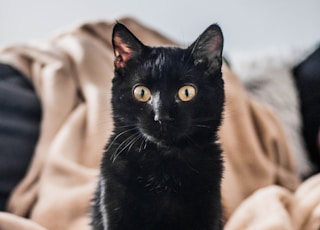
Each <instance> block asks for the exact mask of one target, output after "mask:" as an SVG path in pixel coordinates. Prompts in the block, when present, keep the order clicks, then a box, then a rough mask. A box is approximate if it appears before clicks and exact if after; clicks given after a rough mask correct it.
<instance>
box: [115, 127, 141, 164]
mask: <svg viewBox="0 0 320 230" xmlns="http://www.w3.org/2000/svg"><path fill="white" fill-rule="evenodd" d="M139 134H140V133H139V132H136V133H134V134H132V135H130V136H129V137H128V138H126V139H125V140H124V141H123V142H122V143H121V144H120V145H119V146H118V148H117V149H116V150H115V152H114V153H113V154H112V156H111V158H112V162H115V160H116V159H117V158H118V156H119V155H120V154H121V153H122V152H123V151H124V150H125V149H126V148H127V147H128V146H129V145H130V144H131V141H132V140H133V139H134V138H136V136H137V135H139ZM123 145H125V146H124V147H123V148H121V147H122V146H123ZM120 148H121V150H120ZM119 150H120V151H119Z"/></svg>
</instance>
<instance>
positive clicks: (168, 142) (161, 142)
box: [141, 131, 183, 147]
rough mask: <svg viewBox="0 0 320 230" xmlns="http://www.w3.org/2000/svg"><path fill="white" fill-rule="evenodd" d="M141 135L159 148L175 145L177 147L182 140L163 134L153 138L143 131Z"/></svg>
mask: <svg viewBox="0 0 320 230" xmlns="http://www.w3.org/2000/svg"><path fill="white" fill-rule="evenodd" d="M141 133H142V135H143V136H144V137H145V138H146V139H147V140H148V141H149V142H151V143H153V144H155V145H157V146H159V147H169V146H176V145H179V143H180V142H183V138H177V137H176V138H173V137H169V136H168V135H165V134H163V135H159V136H153V135H150V134H148V133H147V132H145V131H142V132H141Z"/></svg>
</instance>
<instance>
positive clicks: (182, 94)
mask: <svg viewBox="0 0 320 230" xmlns="http://www.w3.org/2000/svg"><path fill="white" fill-rule="evenodd" d="M196 93H197V90H196V87H195V86H193V85H185V86H182V87H181V88H180V89H179V91H178V97H179V99H180V100H181V101H190V100H192V99H193V98H194V97H195V96H196Z"/></svg>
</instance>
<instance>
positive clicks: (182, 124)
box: [92, 23, 225, 230]
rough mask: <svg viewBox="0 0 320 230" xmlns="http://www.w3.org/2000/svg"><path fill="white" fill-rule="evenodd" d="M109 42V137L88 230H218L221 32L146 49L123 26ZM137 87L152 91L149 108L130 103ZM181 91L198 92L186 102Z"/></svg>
mask: <svg viewBox="0 0 320 230" xmlns="http://www.w3.org/2000/svg"><path fill="white" fill-rule="evenodd" d="M112 38H113V47H114V51H115V56H116V58H115V76H114V79H113V87H112V106H113V119H114V131H113V135H112V136H111V138H110V139H109V142H108V144H107V145H106V148H105V154H104V157H103V160H102V164H101V175H100V182H99V185H98V188H97V191H96V196H95V200H94V205H93V213H92V225H93V229H95V230H102V229H103V230H107V229H108V230H180V229H181V230H182V229H183V230H189V229H190V230H215V229H222V228H223V227H222V220H221V219H222V205H221V195H220V184H221V178H222V172H223V162H222V151H221V149H220V146H219V144H218V143H217V131H218V129H219V126H220V124H221V120H222V113H223V105H224V100H225V97H224V86H223V80H222V74H221V65H222V48H223V37H222V33H221V30H220V28H219V26H217V25H211V26H210V27H208V28H207V30H206V31H205V32H203V34H201V35H200V36H199V38H198V39H197V40H196V41H195V42H194V43H193V44H192V45H191V46H190V47H188V48H187V49H181V48H173V47H170V48H169V47H157V48H152V47H148V46H145V45H143V44H142V43H141V42H140V41H139V40H138V39H137V38H136V37H135V36H134V35H133V34H132V33H131V32H130V31H129V30H128V29H127V28H126V27H125V26H124V25H122V24H120V23H117V24H116V25H115V27H114V31H113V37H112ZM137 85H143V86H146V87H148V89H150V91H151V94H152V96H151V99H150V100H149V101H148V102H140V101H138V100H136V99H135V98H134V96H133V88H134V87H135V86H137ZM185 85H192V86H193V87H195V88H196V95H195V97H194V98H193V99H192V100H190V101H182V100H180V98H179V97H178V90H179V89H180V88H181V87H183V86H185ZM156 94H158V95H157V96H156ZM156 97H157V99H159V100H160V101H161V103H158V104H156V103H157V102H158V101H159V100H157V101H156V99H155V98H156Z"/></svg>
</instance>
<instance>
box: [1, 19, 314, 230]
mask: <svg viewBox="0 0 320 230" xmlns="http://www.w3.org/2000/svg"><path fill="white" fill-rule="evenodd" d="M121 21H122V22H123V23H124V24H126V25H127V26H128V27H129V28H130V29H131V30H132V31H133V32H134V33H135V34H136V35H137V37H139V38H140V39H141V40H142V41H143V42H145V43H146V44H149V45H173V44H174V43H173V42H172V41H170V40H168V39H167V38H165V37H163V36H162V35H160V34H159V33H157V32H156V31H154V30H151V29H149V28H146V27H144V26H143V25H141V24H139V23H138V22H136V21H134V20H132V19H123V20H121ZM112 27H113V23H107V22H95V23H88V24H85V25H82V26H80V27H78V28H76V29H74V30H72V31H69V32H65V33H64V34H61V35H60V36H58V37H56V38H54V39H52V40H51V41H49V42H47V43H46V44H45V46H41V47H40V45H39V46H14V47H10V48H7V49H5V50H2V51H0V60H1V61H2V62H5V63H9V64H11V65H13V66H15V67H17V68H18V69H20V70H21V71H22V72H23V73H25V74H26V75H27V76H28V77H29V79H30V81H31V83H32V84H33V85H34V87H35V90H36V92H37V94H38V96H39V98H40V100H41V105H42V111H43V119H42V122H41V135H40V139H39V141H38V144H37V147H36V150H35V154H34V158H33V160H32V164H31V166H30V168H29V171H28V173H27V175H26V177H25V178H24V179H23V181H22V182H21V183H20V184H19V185H18V187H17V188H16V189H15V191H14V192H13V194H12V196H11V199H10V201H9V204H8V212H10V213H11V214H9V213H0V229H1V230H21V229H41V230H42V229H50V230H57V229H59V230H60V229H62V230H86V229H90V228H89V222H90V219H89V207H90V201H91V199H92V196H93V192H94V190H95V187H96V182H97V175H98V172H99V170H98V168H99V164H100V159H101V156H102V152H103V151H102V149H103V147H104V144H105V143H106V141H107V139H108V136H109V135H110V132H111V130H112V121H111V116H110V115H111V107H110V96H111V95H110V87H111V79H112V76H113V64H112V63H113V51H112V47H111V33H112ZM223 73H224V78H225V81H226V94H227V102H226V112H225V119H224V123H223V126H222V127H221V133H220V135H221V143H222V145H223V148H224V150H225V174H224V180H223V185H222V195H223V203H224V206H225V210H226V212H225V218H226V220H229V219H230V221H229V223H228V224H227V229H239V228H236V227H234V226H250V225H252V226H258V225H255V224H256V223H257V221H267V220H268V219H271V220H272V218H271V217H270V218H268V219H267V218H264V217H263V214H265V212H263V211H261V212H256V210H264V208H265V206H266V204H268V205H270V206H271V205H272V204H273V203H274V204H275V207H285V208H283V209H281V210H283V212H282V213H283V216H285V217H286V218H283V222H284V223H283V224H284V225H283V226H301V228H297V229H305V228H302V227H303V226H311V225H313V224H315V225H316V224H319V222H320V221H318V220H319V218H318V216H319V215H318V213H319V208H318V203H319V200H318V198H317V197H319V196H317V197H316V195H315V191H314V190H313V188H314V186H312V185H313V183H315V184H316V185H317V181H320V180H316V179H317V178H316V179H315V181H313V183H312V185H310V186H307V185H308V184H307V185H306V186H304V185H302V187H301V189H302V188H304V189H302V190H300V189H299V190H298V191H301V192H298V191H297V193H296V194H297V196H298V194H300V195H299V197H300V196H303V195H305V194H308V193H311V194H313V195H312V196H308V198H309V199H310V200H308V202H309V203H310V204H309V205H308V208H307V209H306V210H304V209H303V210H304V215H302V214H301V215H300V214H299V215H298V214H297V212H298V211H296V210H297V208H299V209H300V208H301V205H303V203H301V202H302V201H303V199H302V198H301V199H298V201H295V199H291V198H292V196H293V193H292V192H290V191H293V190H294V189H295V188H296V187H297V186H298V183H299V182H298V178H297V176H296V172H295V167H294V162H293V160H292V156H291V152H290V149H289V148H288V145H287V141H286V139H285V137H284V134H283V131H282V129H281V126H280V124H279V122H278V121H277V119H276V118H275V117H274V115H273V114H272V113H271V112H270V111H269V110H268V109H266V108H265V107H263V106H261V105H260V104H258V103H256V102H255V101H253V100H252V99H250V98H249V97H248V96H247V95H246V93H245V92H244V90H243V88H242V86H241V85H240V84H239V83H238V81H237V79H236V77H235V76H234V75H233V74H232V72H231V71H230V70H229V69H228V68H227V67H224V69H223ZM275 184H276V185H278V186H279V187H271V188H268V187H267V188H263V187H266V186H269V185H275ZM319 184H320V183H319ZM280 186H281V187H280ZM260 188H262V189H266V190H268V189H270V190H271V192H269V193H268V192H266V193H264V192H261V193H255V194H254V195H252V197H251V194H252V193H254V192H255V191H256V190H258V189H260ZM275 188H277V189H275ZM259 194H260V195H259ZM265 194H267V197H268V199H264V198H263V197H265V196H266V195H265ZM268 194H270V197H269V195H268ZM301 194H302V195H301ZM260 197H261V198H260ZM283 197H285V198H283ZM245 199H248V200H246V201H245V202H244V203H243V204H242V202H243V200H245ZM251 200H253V201H252V202H251ZM246 202H249V204H247V205H246ZM287 204H288V205H289V207H290V208H286V207H287ZM239 205H240V207H239ZM238 207H239V208H238ZM303 207H305V206H303ZM235 210H236V211H235ZM241 210H244V211H241ZM234 212H235V214H234V215H233V213H234ZM239 212H240V214H239ZM273 214H274V213H268V215H273ZM18 216H20V217H18ZM25 216H28V217H29V218H28V219H29V220H27V219H23V218H21V217H25ZM230 216H231V217H230ZM296 216H299V217H303V218H302V219H299V218H296ZM292 217H295V219H293V218H292ZM317 221H318V222H317ZM32 224H33V225H34V226H36V227H30V226H31V225H32ZM40 226H41V227H40ZM318 226H320V225H318ZM244 229H245V228H244ZM252 229H254V228H252ZM283 229H285V228H283ZM310 229H312V228H310Z"/></svg>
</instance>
